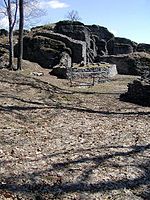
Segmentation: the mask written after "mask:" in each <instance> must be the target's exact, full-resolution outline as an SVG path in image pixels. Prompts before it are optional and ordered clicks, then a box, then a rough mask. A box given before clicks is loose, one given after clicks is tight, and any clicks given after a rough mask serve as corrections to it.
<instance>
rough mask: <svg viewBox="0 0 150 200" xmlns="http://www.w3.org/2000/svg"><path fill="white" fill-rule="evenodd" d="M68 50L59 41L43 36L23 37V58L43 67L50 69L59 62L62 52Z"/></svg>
mask: <svg viewBox="0 0 150 200" xmlns="http://www.w3.org/2000/svg"><path fill="white" fill-rule="evenodd" d="M66 50H68V49H67V48H66V45H65V44H64V43H62V42H61V41H56V40H53V39H50V38H47V37H43V36H36V35H35V36H33V37H32V36H26V37H24V55H23V58H24V59H26V60H30V61H33V62H37V63H38V64H40V65H41V66H43V67H47V68H51V67H52V66H55V65H57V64H58V63H59V61H60V55H61V53H62V52H64V51H66Z"/></svg>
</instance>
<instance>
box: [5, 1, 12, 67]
mask: <svg viewBox="0 0 150 200" xmlns="http://www.w3.org/2000/svg"><path fill="white" fill-rule="evenodd" d="M7 12H8V18H9V68H10V69H13V67H14V63H13V59H14V45H13V28H12V13H11V2H10V0H8V11H7Z"/></svg>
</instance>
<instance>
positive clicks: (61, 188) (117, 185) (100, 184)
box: [0, 144, 150, 200]
mask: <svg viewBox="0 0 150 200" xmlns="http://www.w3.org/2000/svg"><path fill="white" fill-rule="evenodd" d="M103 148H105V147H103ZM106 148H115V149H117V150H118V151H117V152H115V153H109V154H108V153H106V154H105V155H99V156H94V157H86V156H83V157H82V158H80V159H74V160H72V159H71V158H70V160H68V161H67V162H61V163H55V164H52V166H51V167H50V168H48V169H47V170H43V171H42V170H41V171H35V172H33V173H27V172H26V173H24V174H18V175H15V176H12V177H11V176H5V175H3V176H1V181H3V182H5V183H0V190H1V191H8V192H12V193H17V192H20V193H24V194H29V193H33V194H36V195H38V196H41V197H43V196H44V195H53V196H54V197H57V196H59V197H61V196H63V195H64V194H66V195H71V194H72V193H79V194H80V193H90V194H94V193H98V192H99V193H104V192H109V191H113V190H121V189H127V190H131V191H132V192H133V193H135V194H136V195H137V196H140V197H142V198H143V199H145V200H148V198H149V189H148V188H149V187H150V160H149V157H147V158H145V157H144V162H139V161H138V160H136V158H135V157H136V156H138V155H139V154H140V155H141V154H142V155H144V154H145V152H146V151H149V150H150V144H147V145H137V146H131V147H128V148H131V149H132V150H126V147H125V150H126V151H125V152H122V151H119V148H120V147H117V146H114V147H113V146H110V147H109V146H107V147H106ZM121 148H122V147H121ZM80 153H82V152H80ZM65 154H67V152H65ZM51 156H57V154H56V155H55V154H54V155H53V154H52V155H49V156H48V158H50V157H51ZM60 156H63V153H61V154H60ZM117 157H120V158H121V157H122V158H124V159H125V158H129V157H132V158H133V157H134V159H135V162H134V163H131V164H129V163H124V164H123V165H119V164H117V162H116V163H114V161H113V162H111V159H114V158H117ZM41 159H43V160H44V159H47V158H45V157H44V158H41ZM85 163H86V164H88V165H87V167H86V168H85V169H84V168H83V169H82V170H81V173H80V176H78V177H77V178H76V180H74V181H72V182H66V181H64V180H63V179H64V177H65V171H63V170H66V169H69V168H70V169H71V168H73V167H75V166H76V165H78V164H80V165H82V164H85ZM90 163H93V164H92V166H91V165H90ZM1 164H3V163H1ZM4 164H6V163H4ZM103 165H105V166H107V167H108V168H109V167H114V168H123V167H125V166H127V167H128V166H130V167H131V166H133V167H136V168H138V169H141V170H142V175H140V176H137V177H135V178H133V179H132V178H128V177H127V178H123V179H119V180H113V179H112V180H111V179H110V180H101V181H96V182H91V180H90V176H91V175H92V174H93V173H94V172H93V171H94V170H95V169H98V168H100V167H103ZM60 171H61V172H64V173H63V176H64V177H62V176H57V177H56V180H55V181H54V182H49V183H45V182H43V181H42V180H41V181H39V182H38V181H37V180H38V178H39V179H40V177H41V176H42V175H43V174H46V173H51V172H55V173H56V175H57V173H58V172H60ZM66 176H67V175H66ZM21 179H26V180H25V181H24V182H22V183H21V184H20V183H19V182H20V180H21ZM11 180H12V183H11ZM143 187H144V190H143V189H142V188H143ZM135 190H139V192H138V193H137V192H135Z"/></svg>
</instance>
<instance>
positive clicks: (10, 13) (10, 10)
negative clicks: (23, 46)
mask: <svg viewBox="0 0 150 200" xmlns="http://www.w3.org/2000/svg"><path fill="white" fill-rule="evenodd" d="M4 6H5V8H6V11H5V13H6V14H7V17H8V22H9V68H10V69H13V67H14V63H13V58H14V50H13V49H14V45H13V30H14V26H15V23H16V20H17V11H18V0H16V1H14V0H13V1H12V0H4Z"/></svg>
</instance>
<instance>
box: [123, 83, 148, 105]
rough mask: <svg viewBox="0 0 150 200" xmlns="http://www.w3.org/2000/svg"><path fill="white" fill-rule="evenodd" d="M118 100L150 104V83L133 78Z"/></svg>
mask: <svg viewBox="0 0 150 200" xmlns="http://www.w3.org/2000/svg"><path fill="white" fill-rule="evenodd" d="M120 100H122V101H127V102H131V103H136V104H140V105H142V106H150V84H147V83H144V82H142V81H138V80H135V81H134V82H133V83H129V84H128V91H127V92H126V93H125V94H121V96H120Z"/></svg>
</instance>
